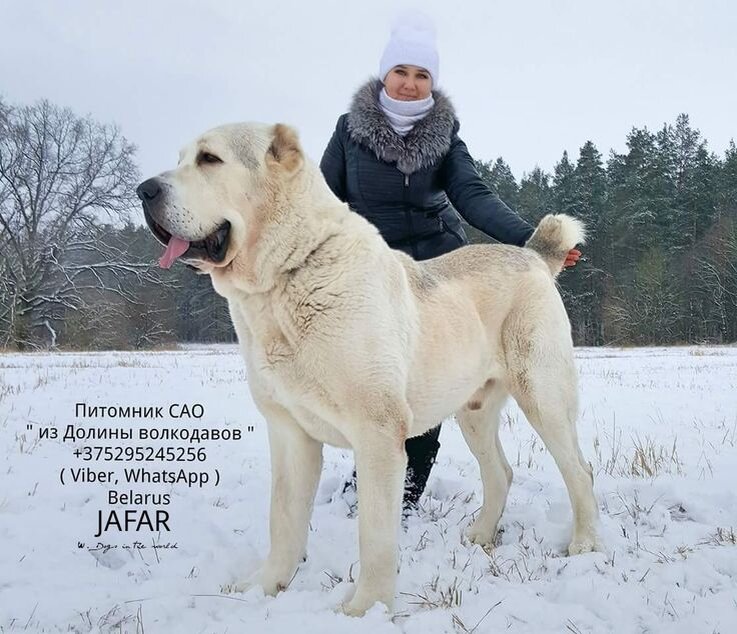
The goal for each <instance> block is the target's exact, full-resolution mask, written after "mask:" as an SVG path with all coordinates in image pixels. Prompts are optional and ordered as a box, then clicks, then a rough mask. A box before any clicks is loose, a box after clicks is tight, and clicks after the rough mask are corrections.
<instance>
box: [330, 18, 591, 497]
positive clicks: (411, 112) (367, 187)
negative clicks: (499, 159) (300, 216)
mask: <svg viewBox="0 0 737 634" xmlns="http://www.w3.org/2000/svg"><path fill="white" fill-rule="evenodd" d="M379 68H380V72H379V76H380V78H381V79H373V80H371V81H369V82H368V83H366V84H365V85H363V86H362V87H361V88H359V90H358V92H357V93H356V95H355V96H354V98H353V102H352V105H351V108H350V111H349V112H348V113H347V114H344V115H342V116H341V117H340V118H339V119H338V124H337V126H336V128H335V132H334V134H333V136H332V138H331V139H330V143H329V144H328V146H327V148H326V150H325V154H324V155H323V157H322V161H321V162H320V168H321V169H322V172H323V175H324V176H325V179H326V181H327V183H328V185H329V186H330V188H331V189H332V190H333V192H334V193H335V195H336V196H338V198H340V199H341V200H343V201H344V202H346V203H348V204H349V205H350V207H351V209H353V210H354V211H356V212H358V213H359V214H361V215H362V216H364V217H365V218H366V219H367V220H369V221H370V222H372V223H373V224H374V225H376V227H377V228H378V229H379V231H380V232H381V235H382V236H383V237H384V239H385V240H386V242H387V243H388V244H389V246H390V247H392V248H394V249H400V250H401V251H404V252H405V253H407V254H409V255H411V256H412V257H413V258H415V259H416V260H425V259H428V258H433V257H437V256H439V255H442V254H444V253H448V252H449V251H452V250H453V249H457V248H458V247H460V246H463V245H465V244H468V239H467V237H466V234H465V232H464V230H463V227H462V226H461V221H460V218H459V217H458V213H456V211H457V212H459V213H460V214H461V215H462V216H463V217H464V218H465V219H466V221H467V222H468V223H469V224H470V225H472V226H474V227H476V228H477V229H480V230H481V231H483V232H484V233H486V234H487V235H489V236H491V237H493V238H496V239H497V240H498V241H500V242H503V243H506V244H514V245H517V246H522V245H524V244H525V242H526V241H527V239H528V238H529V237H530V236H531V235H532V232H533V228H532V227H531V226H530V225H529V224H528V223H526V222H525V221H524V220H522V218H520V217H519V216H518V215H517V214H516V213H514V212H513V211H512V210H511V209H510V208H509V207H507V206H506V205H505V204H504V203H503V202H502V201H501V200H500V199H499V197H498V196H497V195H496V194H495V193H493V192H491V191H490V190H489V188H488V187H487V186H486V185H485V184H484V182H483V181H482V180H481V178H480V177H479V175H478V173H477V171H476V168H475V166H474V162H473V159H472V158H471V156H470V154H469V153H468V149H467V148H466V144H465V143H464V142H463V141H462V140H461V139H460V138H459V136H458V129H459V127H460V126H459V123H458V120H457V118H456V115H455V111H454V110H453V106H452V105H451V103H450V101H449V100H448V98H447V97H446V96H445V95H444V94H443V93H442V92H441V91H440V90H438V89H437V88H435V86H436V85H437V82H438V53H437V50H436V48H435V42H434V35H433V33H432V31H430V30H428V29H418V28H416V27H413V26H410V25H406V26H402V25H400V26H398V27H397V28H395V29H394V31H393V32H392V35H391V37H390V39H389V43H388V44H387V46H386V49H385V50H384V54H383V55H382V58H381V63H380V65H379ZM578 256H580V253H579V252H578V251H575V250H574V251H572V252H571V253H570V254H569V258H568V260H567V261H566V263H567V265H571V264H575V260H577V259H578ZM438 423H440V421H438ZM439 434H440V426H439V424H438V427H436V428H435V429H434V430H432V431H431V432H428V433H427V434H425V435H423V436H418V437H416V438H411V439H409V440H408V441H407V443H406V449H407V459H408V464H407V480H406V485H405V496H404V506H405V510H407V509H411V508H412V507H414V506H416V504H417V501H418V500H419V498H420V495H421V494H422V492H423V490H424V489H425V484H426V483H427V479H428V476H429V475H430V469H431V468H432V465H433V463H434V461H435V456H436V454H437V451H438V448H439V446H440V444H439V443H438V436H439ZM354 477H355V474H354Z"/></svg>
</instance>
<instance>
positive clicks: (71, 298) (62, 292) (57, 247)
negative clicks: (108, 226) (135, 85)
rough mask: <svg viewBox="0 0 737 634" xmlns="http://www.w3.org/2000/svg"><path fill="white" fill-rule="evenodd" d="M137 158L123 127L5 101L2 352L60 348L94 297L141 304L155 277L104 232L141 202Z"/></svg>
mask: <svg viewBox="0 0 737 634" xmlns="http://www.w3.org/2000/svg"><path fill="white" fill-rule="evenodd" d="M134 151H135V148H134V146H133V145H132V144H130V143H129V142H127V141H126V140H125V138H123V137H122V136H121V135H120V132H119V130H118V129H117V127H115V126H108V125H101V124H99V123H97V122H95V121H93V120H92V119H91V118H90V117H86V118H80V117H78V116H76V115H75V114H74V113H73V112H71V111H70V110H68V109H65V108H60V107H58V106H55V105H53V104H51V103H49V102H48V101H40V102H38V103H36V104H34V105H31V106H24V107H11V106H9V105H7V104H5V103H4V102H2V101H1V100H0V280H1V281H0V346H8V345H16V346H18V347H21V348H36V347H42V346H48V345H51V346H54V345H56V343H57V329H58V327H59V325H60V323H61V321H62V320H63V318H64V316H65V315H67V314H68V313H69V311H80V310H84V309H86V308H88V307H89V297H90V292H99V291H100V290H104V291H105V292H106V293H114V294H116V295H118V296H119V297H121V298H123V299H125V300H126V301H130V302H134V301H135V297H134V296H133V295H132V294H131V292H130V290H129V284H128V283H127V280H129V279H130V278H139V279H140V278H142V277H150V278H151V279H152V280H154V279H155V278H154V277H153V276H152V275H151V273H150V270H151V267H150V265H149V264H145V263H135V262H131V261H130V258H129V257H127V254H126V252H125V250H124V249H120V248H118V247H115V246H113V245H112V244H111V243H110V242H109V241H107V240H105V235H104V231H103V229H102V226H103V224H105V223H112V224H116V223H117V224H121V223H122V222H123V221H124V220H125V218H126V217H127V216H128V213H129V211H130V210H131V209H132V208H133V206H134V205H136V201H135V191H134V188H135V184H136V182H137V181H138V171H137V168H136V166H135V164H134V162H133V154H134Z"/></svg>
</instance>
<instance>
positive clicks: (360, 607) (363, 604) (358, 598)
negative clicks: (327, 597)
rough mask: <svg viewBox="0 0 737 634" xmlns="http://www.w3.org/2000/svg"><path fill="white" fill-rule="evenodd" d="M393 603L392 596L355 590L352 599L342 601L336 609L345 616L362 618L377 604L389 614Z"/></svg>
mask: <svg viewBox="0 0 737 634" xmlns="http://www.w3.org/2000/svg"><path fill="white" fill-rule="evenodd" d="M346 599H347V597H346ZM393 602H394V596H393V595H391V596H390V595H388V594H387V593H384V592H381V593H379V594H377V593H375V592H362V591H361V590H360V588H355V594H353V597H352V598H351V599H348V600H346V601H344V602H343V603H342V604H341V605H340V607H339V608H338V611H340V612H342V613H343V614H346V615H347V616H363V615H364V614H366V612H367V611H368V610H369V609H370V608H372V607H373V606H374V605H375V604H376V603H379V604H381V605H382V606H383V607H385V608H386V609H387V610H389V612H391V610H392V603H393Z"/></svg>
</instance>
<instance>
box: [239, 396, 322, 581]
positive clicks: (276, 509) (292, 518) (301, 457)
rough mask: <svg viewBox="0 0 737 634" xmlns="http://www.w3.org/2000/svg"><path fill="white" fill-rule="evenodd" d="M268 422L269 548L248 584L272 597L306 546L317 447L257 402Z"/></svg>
mask: <svg viewBox="0 0 737 634" xmlns="http://www.w3.org/2000/svg"><path fill="white" fill-rule="evenodd" d="M257 402H258V405H259V409H260V410H261V413H262V414H263V415H264V417H265V418H266V420H267V422H268V431H269V448H270V452H271V510H270V520H269V533H270V538H271V548H270V550H269V555H268V557H267V558H266V561H265V562H264V564H263V566H262V567H261V569H260V570H259V571H258V572H257V573H256V574H255V575H254V576H253V578H252V579H251V580H249V581H248V582H245V583H243V584H238V585H236V590H246V589H248V588H249V587H250V586H252V585H255V584H258V585H261V586H262V587H263V589H264V594H269V595H275V594H277V593H278V592H279V591H281V590H283V589H285V588H286V587H287V585H289V582H290V581H291V580H292V577H293V576H294V573H295V572H296V570H297V566H298V565H299V564H300V562H301V561H302V560H303V558H304V556H305V552H306V546H307V534H308V530H309V522H310V516H311V515H312V508H313V502H314V499H315V493H316V491H317V485H318V481H319V479H320V471H321V470H322V443H320V442H318V441H316V440H314V439H313V438H311V437H310V436H308V435H307V434H306V433H305V432H304V430H303V429H302V428H301V427H300V426H299V425H298V423H297V422H296V421H295V420H294V418H292V416H291V414H290V413H289V412H288V411H287V410H286V409H284V408H283V407H281V406H280V405H278V404H276V403H272V402H269V403H264V402H263V401H257Z"/></svg>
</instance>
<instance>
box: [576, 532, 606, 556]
mask: <svg viewBox="0 0 737 634" xmlns="http://www.w3.org/2000/svg"><path fill="white" fill-rule="evenodd" d="M597 550H600V548H599V546H598V544H597V541H596V538H595V537H583V538H575V539H574V540H573V541H572V542H571V543H570V544H569V546H568V554H569V555H570V556H573V555H583V554H584V553H593V552H596V551H597Z"/></svg>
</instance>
